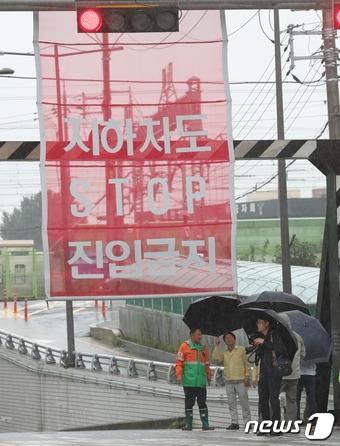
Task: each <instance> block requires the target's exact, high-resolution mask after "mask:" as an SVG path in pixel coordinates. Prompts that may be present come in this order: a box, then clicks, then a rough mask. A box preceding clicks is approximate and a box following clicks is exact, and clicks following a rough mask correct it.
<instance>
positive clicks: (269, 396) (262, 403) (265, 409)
mask: <svg viewBox="0 0 340 446" xmlns="http://www.w3.org/2000/svg"><path fill="white" fill-rule="evenodd" d="M281 381H282V378H281V377H278V376H276V375H275V374H274V373H272V371H271V370H267V369H266V368H263V369H262V370H261V371H260V378H259V383H258V392H259V418H260V419H261V420H272V421H275V420H277V421H281V411H280V398H279V397H280V389H281ZM269 403H270V406H269Z"/></svg>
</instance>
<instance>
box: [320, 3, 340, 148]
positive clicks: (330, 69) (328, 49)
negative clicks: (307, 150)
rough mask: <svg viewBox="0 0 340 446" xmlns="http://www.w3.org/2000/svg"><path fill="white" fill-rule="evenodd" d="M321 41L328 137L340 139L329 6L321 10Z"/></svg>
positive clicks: (333, 46)
mask: <svg viewBox="0 0 340 446" xmlns="http://www.w3.org/2000/svg"><path fill="white" fill-rule="evenodd" d="M322 17H323V41H324V48H325V49H324V53H325V68H326V70H325V71H326V90H327V108H328V126H329V137H330V139H340V113H339V85H338V67H337V59H338V58H337V49H336V43H335V31H334V26H333V12H332V9H331V7H330V8H327V9H324V10H323V14H322Z"/></svg>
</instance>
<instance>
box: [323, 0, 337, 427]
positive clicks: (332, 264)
mask: <svg viewBox="0 0 340 446" xmlns="http://www.w3.org/2000/svg"><path fill="white" fill-rule="evenodd" d="M323 39H324V51H325V68H326V90H327V107H328V124H329V136H330V138H331V139H339V138H340V113H339V108H340V107H339V86H338V70H337V50H336V43H335V31H334V25H333V11H332V3H331V2H329V3H328V8H326V9H324V10H323ZM336 183H337V176H336V173H335V172H334V171H330V172H328V173H327V216H326V225H327V231H326V232H327V238H328V246H327V251H328V256H327V261H328V265H327V266H328V280H329V289H328V292H329V302H330V312H329V313H328V318H329V319H330V325H331V337H332V341H333V354H332V369H333V398H334V412H335V417H336V419H337V421H338V422H339V421H340V383H339V380H338V375H339V368H340V294H339V292H340V289H339V236H338V221H337V220H338V217H337V212H338V209H339V198H338V196H337V195H338V189H339V186H338V185H337V184H336Z"/></svg>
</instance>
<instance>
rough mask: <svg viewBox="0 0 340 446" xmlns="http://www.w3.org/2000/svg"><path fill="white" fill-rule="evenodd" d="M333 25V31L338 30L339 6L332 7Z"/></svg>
mask: <svg viewBox="0 0 340 446" xmlns="http://www.w3.org/2000/svg"><path fill="white" fill-rule="evenodd" d="M333 23H334V29H340V5H334V10H333Z"/></svg>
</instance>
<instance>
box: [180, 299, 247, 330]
mask: <svg viewBox="0 0 340 446" xmlns="http://www.w3.org/2000/svg"><path fill="white" fill-rule="evenodd" d="M238 303H239V300H238V299H237V298H235V297H226V296H210V297H204V298H202V299H199V300H196V301H195V302H193V303H192V304H191V305H190V307H189V308H188V309H187V311H186V313H185V315H184V317H183V321H184V322H185V323H186V325H187V326H188V327H189V328H200V329H201V330H202V333H203V334H206V335H211V336H221V335H222V334H223V333H225V332H226V331H231V330H237V329H238V328H241V327H242V319H241V317H240V312H239V310H238Z"/></svg>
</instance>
